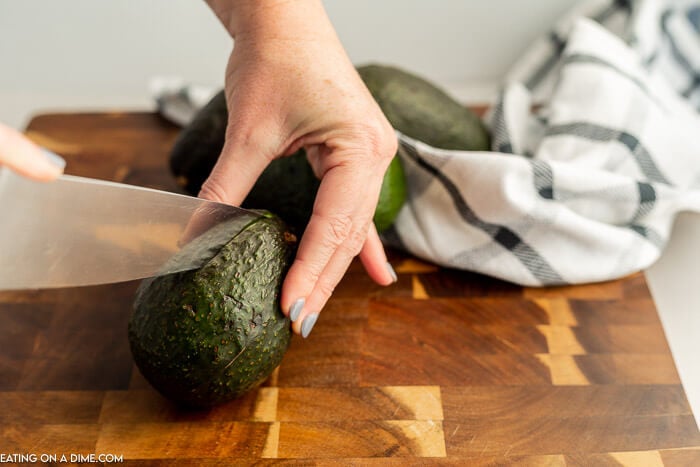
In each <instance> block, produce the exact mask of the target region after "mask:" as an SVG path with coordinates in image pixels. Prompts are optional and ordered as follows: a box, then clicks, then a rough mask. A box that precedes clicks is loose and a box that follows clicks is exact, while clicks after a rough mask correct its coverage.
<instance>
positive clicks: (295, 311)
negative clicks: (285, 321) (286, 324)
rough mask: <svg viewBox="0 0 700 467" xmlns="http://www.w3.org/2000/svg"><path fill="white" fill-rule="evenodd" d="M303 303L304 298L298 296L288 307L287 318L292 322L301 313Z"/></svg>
mask: <svg viewBox="0 0 700 467" xmlns="http://www.w3.org/2000/svg"><path fill="white" fill-rule="evenodd" d="M304 303H305V300H304V299H303V298H300V299H299V300H297V301H296V302H294V303H293V304H292V306H290V307H289V319H291V320H292V322H294V321H296V320H298V319H299V313H301V310H302V308H304Z"/></svg>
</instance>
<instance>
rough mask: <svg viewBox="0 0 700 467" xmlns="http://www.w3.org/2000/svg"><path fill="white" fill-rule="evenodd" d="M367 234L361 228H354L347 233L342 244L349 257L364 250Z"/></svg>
mask: <svg viewBox="0 0 700 467" xmlns="http://www.w3.org/2000/svg"><path fill="white" fill-rule="evenodd" d="M365 239H366V235H365V234H363V233H362V232H361V231H359V230H353V231H352V232H350V233H349V234H348V235H347V238H346V239H345V241H344V242H343V244H342V245H341V246H340V248H342V249H343V250H344V251H345V252H346V253H347V255H348V256H349V257H351V258H352V257H355V256H357V255H358V254H359V253H360V250H362V246H363V245H364V244H365Z"/></svg>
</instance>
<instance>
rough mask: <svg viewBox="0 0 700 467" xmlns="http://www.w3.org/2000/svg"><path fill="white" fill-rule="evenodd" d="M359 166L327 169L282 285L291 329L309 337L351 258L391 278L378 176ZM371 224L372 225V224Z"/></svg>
mask: <svg viewBox="0 0 700 467" xmlns="http://www.w3.org/2000/svg"><path fill="white" fill-rule="evenodd" d="M363 172H364V171H362V170H360V169H359V168H358V167H354V166H350V165H346V166H338V167H335V168H333V169H331V170H329V171H328V172H326V173H325V175H324V177H323V179H322V181H321V186H320V187H319V191H318V194H317V196H316V203H315V205H314V211H313V214H312V216H311V220H310V221H309V224H308V226H307V228H306V231H305V232H304V236H303V237H302V239H301V243H300V245H299V250H298V251H297V256H296V259H295V261H294V263H293V264H292V267H291V268H290V270H289V272H288V274H287V277H286V279H285V282H284V285H283V287H282V297H281V306H282V309H283V310H284V311H285V312H288V313H289V314H290V318H291V319H292V320H293V324H292V329H293V330H294V331H295V332H297V333H299V334H301V335H302V336H303V337H307V336H308V334H309V332H311V328H312V327H313V325H314V324H315V322H316V319H317V318H318V314H319V312H320V311H321V309H322V308H323V307H324V305H325V304H326V302H327V301H328V299H329V298H330V296H331V294H332V293H333V290H334V288H335V287H336V285H337V284H338V282H340V279H341V278H342V277H343V275H344V274H345V271H346V270H347V268H348V266H349V264H350V262H351V261H352V259H353V258H354V257H355V256H357V254H358V253H360V251H363V253H362V258H363V263H364V264H365V265H366V266H367V267H368V272H369V273H370V275H371V277H372V278H373V279H375V280H376V281H377V282H379V283H381V284H386V285H388V284H390V283H392V282H393V281H394V280H393V277H392V274H391V272H390V270H389V269H388V268H387V260H386V255H385V254H384V250H383V247H382V245H381V241H380V240H379V236H378V234H377V232H376V229H374V227H373V225H372V219H371V217H372V215H373V213H374V209H375V207H376V203H377V198H378V196H379V193H378V191H379V189H378V188H376V189H370V188H369V187H371V186H375V185H377V186H379V181H378V180H375V182H376V183H371V182H372V177H368V176H367V174H366V173H363ZM371 225H372V227H370V226H371Z"/></svg>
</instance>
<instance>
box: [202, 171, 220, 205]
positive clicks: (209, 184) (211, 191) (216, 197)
mask: <svg viewBox="0 0 700 467" xmlns="http://www.w3.org/2000/svg"><path fill="white" fill-rule="evenodd" d="M199 197H200V198H205V199H209V200H212V201H219V202H225V201H226V189H225V188H224V186H223V185H222V184H221V182H220V181H219V180H218V178H217V177H216V176H214V175H212V176H210V177H209V178H207V179H206V180H205V181H204V183H203V184H202V188H201V189H200V190H199Z"/></svg>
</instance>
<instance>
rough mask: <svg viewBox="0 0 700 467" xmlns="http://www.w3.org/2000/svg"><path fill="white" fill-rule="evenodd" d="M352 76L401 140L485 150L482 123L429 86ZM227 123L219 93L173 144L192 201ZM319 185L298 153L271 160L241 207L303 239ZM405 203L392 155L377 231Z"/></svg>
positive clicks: (389, 75) (368, 71) (413, 80)
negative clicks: (273, 218) (271, 216)
mask: <svg viewBox="0 0 700 467" xmlns="http://www.w3.org/2000/svg"><path fill="white" fill-rule="evenodd" d="M357 71H358V73H359V74H360V77H361V78H362V80H363V81H364V83H365V85H366V86H367V88H368V89H369V91H370V93H371V94H372V96H373V97H374V99H375V100H376V101H377V103H378V104H379V107H380V108H381V109H382V111H383V112H384V114H385V115H386V117H387V119H388V120H389V122H390V123H391V125H392V126H393V127H394V128H395V129H397V130H398V131H400V132H401V133H403V134H405V135H407V136H410V137H411V138H414V139H417V140H420V141H423V142H424V143H426V144H429V145H431V146H434V147H439V148H443V149H458V150H472V151H481V150H488V149H489V135H488V133H487V131H486V128H485V127H484V125H483V123H482V122H481V120H480V119H479V117H478V116H477V115H476V114H474V113H473V112H472V111H470V110H469V109H467V108H466V107H464V106H463V105H461V104H460V103H458V102H456V101H455V100H453V99H452V98H451V97H450V96H448V95H447V94H446V93H445V92H444V91H442V90H441V89H439V88H437V87H436V86H434V85H433V84H431V83H429V82H428V81H426V80H424V79H422V78H420V77H418V76H415V75H413V74H411V73H408V72H406V71H403V70H401V69H398V68H395V67H389V66H382V65H367V66H362V67H358V68H357ZM227 119H228V114H227V108H226V98H225V95H224V93H223V91H222V92H220V93H219V94H217V95H216V96H214V98H212V100H211V101H210V102H209V103H208V104H207V105H206V106H205V107H203V108H202V109H201V110H200V111H199V113H198V114H197V115H196V116H195V118H194V120H193V121H192V122H191V123H190V124H189V125H188V126H187V127H186V128H184V129H183V131H182V132H181V133H180V135H179V137H178V139H177V141H176V142H175V145H174V147H173V150H172V152H171V155H170V167H171V170H172V172H173V174H174V175H175V176H176V177H177V180H178V183H179V184H180V185H181V186H182V187H183V188H184V189H185V190H187V191H188V192H189V193H191V194H193V195H196V194H197V193H198V192H199V190H200V188H201V186H202V183H204V181H205V180H206V179H207V177H208V176H209V173H210V172H211V170H212V168H213V167H214V164H216V160H217V158H218V157H219V154H220V153H221V149H222V148H223V145H224V136H225V132H226V123H227ZM318 186H319V181H318V179H317V178H316V177H315V175H314V173H313V171H312V169H311V166H310V165H309V163H308V161H307V160H306V153H305V152H304V150H303V149H302V150H300V151H298V152H296V153H295V154H293V155H291V156H289V157H282V158H278V159H275V160H274V161H273V162H272V163H271V164H270V165H269V166H268V167H267V169H265V171H264V172H263V173H262V175H261V176H260V177H259V178H258V180H257V182H256V184H255V186H254V187H253V188H252V190H251V191H250V193H249V194H248V197H247V198H246V199H245V200H244V202H243V203H242V205H243V207H247V208H252V209H266V210H268V211H271V212H274V213H275V214H277V215H279V216H280V217H281V218H282V219H283V220H284V221H285V222H286V223H287V224H289V225H290V226H291V227H292V229H293V230H294V231H295V232H296V233H298V234H301V233H302V232H303V230H304V228H305V227H306V224H307V223H308V221H309V218H310V217H311V212H312V209H313V203H314V200H315V198H316V192H317V191H318ZM405 198H406V180H405V176H404V172H403V167H402V165H401V161H400V160H399V158H398V156H397V157H394V159H393V161H392V162H391V164H390V166H389V168H388V169H387V172H386V173H385V175H384V181H383V183H382V189H381V193H380V196H379V202H378V204H377V209H376V211H375V215H374V223H375V225H376V227H377V230H378V231H380V232H382V231H384V230H386V229H387V228H389V227H390V226H391V225H392V224H393V222H394V219H395V218H396V216H397V215H398V213H399V211H400V209H401V207H402V206H403V203H404V201H405Z"/></svg>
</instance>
